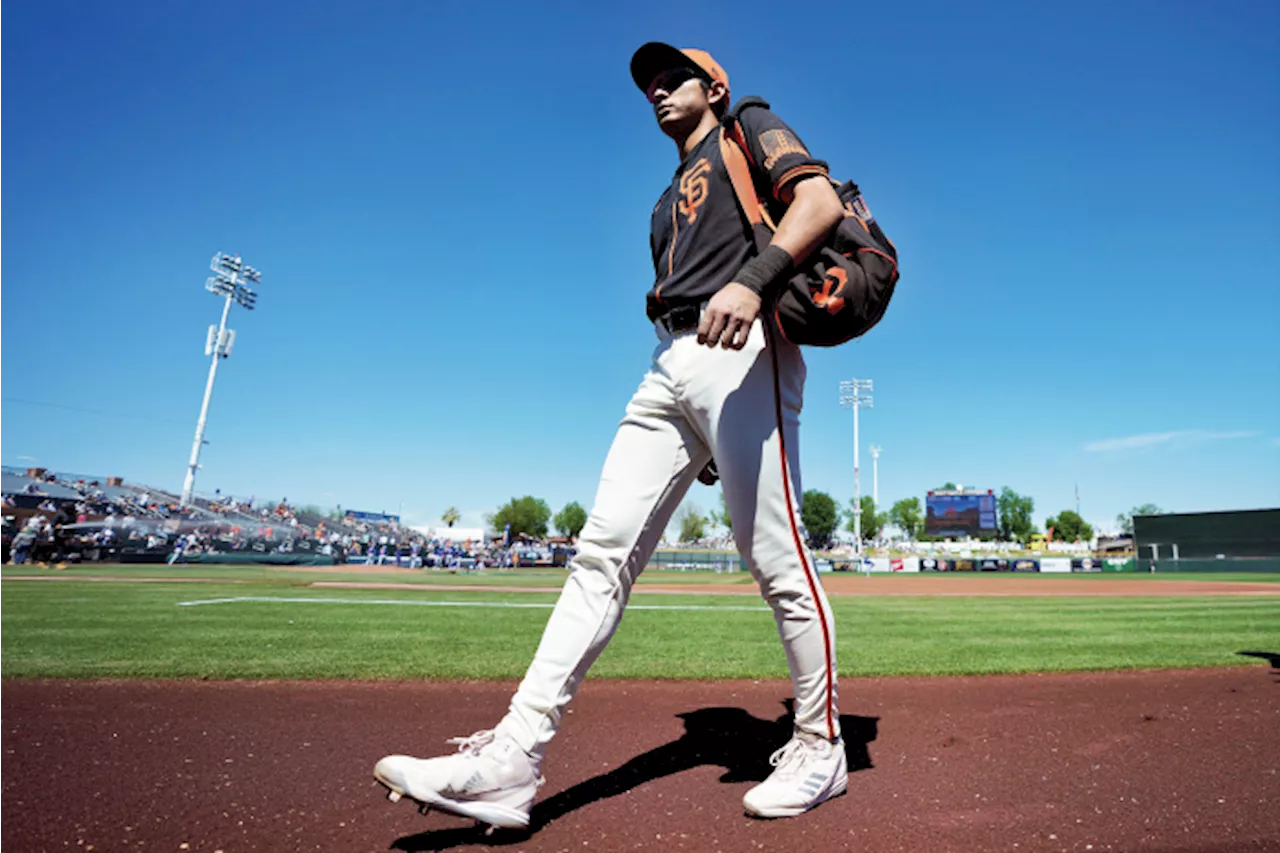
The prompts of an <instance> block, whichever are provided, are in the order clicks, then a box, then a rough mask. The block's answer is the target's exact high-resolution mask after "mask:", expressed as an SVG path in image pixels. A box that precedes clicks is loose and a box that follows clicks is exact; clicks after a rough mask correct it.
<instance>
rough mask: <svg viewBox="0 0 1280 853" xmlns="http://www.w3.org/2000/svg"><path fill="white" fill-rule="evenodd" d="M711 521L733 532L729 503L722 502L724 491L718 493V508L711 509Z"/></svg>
mask: <svg viewBox="0 0 1280 853" xmlns="http://www.w3.org/2000/svg"><path fill="white" fill-rule="evenodd" d="M711 523H712V524H718V525H720V526H721V527H723V528H724V529H725V530H727V531H729V532H730V533H732V532H733V519H732V518H730V517H729V505H728V504H726V503H725V502H724V492H721V493H720V509H719V510H714V509H713V510H711Z"/></svg>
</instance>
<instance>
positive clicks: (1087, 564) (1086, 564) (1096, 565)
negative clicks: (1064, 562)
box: [1071, 557, 1102, 572]
mask: <svg viewBox="0 0 1280 853" xmlns="http://www.w3.org/2000/svg"><path fill="white" fill-rule="evenodd" d="M1071 571H1073V572H1100V571H1102V561H1101V560H1097V559H1094V558H1092V557H1081V558H1079V559H1075V560H1072V561H1071Z"/></svg>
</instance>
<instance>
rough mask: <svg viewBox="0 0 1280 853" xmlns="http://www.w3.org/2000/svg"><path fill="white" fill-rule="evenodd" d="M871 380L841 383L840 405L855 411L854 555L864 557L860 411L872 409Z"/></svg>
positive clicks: (851, 380) (849, 380) (854, 380)
mask: <svg viewBox="0 0 1280 853" xmlns="http://www.w3.org/2000/svg"><path fill="white" fill-rule="evenodd" d="M871 390H872V381H871V380H870V379H847V380H844V381H842V382H841V383H840V405H841V406H844V407H846V408H851V409H853V538H854V545H853V547H854V553H855V554H857V555H858V556H859V557H860V556H862V476H861V472H860V471H859V468H858V410H859V409H862V408H867V409H870V408H872V399H871V394H870V393H867V394H863V393H862V392H863V391H867V392H870V391H871Z"/></svg>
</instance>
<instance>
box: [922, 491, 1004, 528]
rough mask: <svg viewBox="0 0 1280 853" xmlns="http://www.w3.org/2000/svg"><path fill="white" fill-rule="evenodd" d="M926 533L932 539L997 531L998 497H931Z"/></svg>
mask: <svg viewBox="0 0 1280 853" xmlns="http://www.w3.org/2000/svg"><path fill="white" fill-rule="evenodd" d="M924 532H925V533H926V534H928V535H929V536H951V537H961V536H981V535H984V534H994V533H995V532H996V498H995V495H990V494H976V495H948V494H930V495H928V496H927V497H926V498H925V518H924Z"/></svg>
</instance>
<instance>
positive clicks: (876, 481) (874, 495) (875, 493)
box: [867, 444, 880, 512]
mask: <svg viewBox="0 0 1280 853" xmlns="http://www.w3.org/2000/svg"><path fill="white" fill-rule="evenodd" d="M867 449H868V450H870V451H871V502H872V503H873V504H875V505H876V512H879V511H880V445H878V444H873V445H871V446H870V447H868V448H867Z"/></svg>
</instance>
